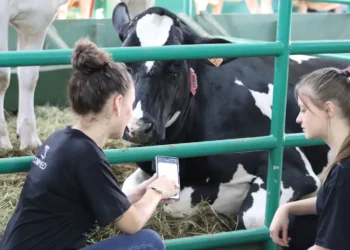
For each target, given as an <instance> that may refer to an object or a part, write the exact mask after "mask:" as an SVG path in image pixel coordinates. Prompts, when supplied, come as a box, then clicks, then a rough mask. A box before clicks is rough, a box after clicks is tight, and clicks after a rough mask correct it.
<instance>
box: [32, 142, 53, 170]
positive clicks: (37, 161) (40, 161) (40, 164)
mask: <svg viewBox="0 0 350 250" xmlns="http://www.w3.org/2000/svg"><path fill="white" fill-rule="evenodd" d="M49 149H50V146H48V145H45V151H44V155H40V157H41V159H39V158H38V157H36V156H35V157H34V160H33V163H34V164H35V165H37V166H38V167H39V168H41V169H45V168H46V166H47V164H46V162H44V161H43V160H44V159H45V157H46V154H47V152H48V151H49Z"/></svg>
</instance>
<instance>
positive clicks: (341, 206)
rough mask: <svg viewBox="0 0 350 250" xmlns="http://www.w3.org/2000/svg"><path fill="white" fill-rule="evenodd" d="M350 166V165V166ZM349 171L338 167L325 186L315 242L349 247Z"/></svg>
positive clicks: (337, 247)
mask: <svg viewBox="0 0 350 250" xmlns="http://www.w3.org/2000/svg"><path fill="white" fill-rule="evenodd" d="M349 167H350V166H349ZM349 177H350V175H349V171H348V170H345V171H344V169H341V167H338V170H337V172H336V173H334V174H333V176H332V177H331V178H330V180H329V181H326V182H328V184H327V186H325V194H324V205H323V210H322V213H321V214H320V216H319V224H318V231H317V237H316V241H315V244H316V245H318V246H321V247H324V248H329V249H332V250H337V249H338V250H343V249H348V242H347V240H348V237H349V232H348V231H347V230H350V214H349V211H350V196H349V193H350V185H349V181H350V179H348V178H349ZM325 185H326V183H325Z"/></svg>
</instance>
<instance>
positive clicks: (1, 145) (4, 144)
mask: <svg viewBox="0 0 350 250" xmlns="http://www.w3.org/2000/svg"><path fill="white" fill-rule="evenodd" d="M0 149H13V146H12V143H11V142H10V139H9V137H8V136H7V135H1V136H0Z"/></svg>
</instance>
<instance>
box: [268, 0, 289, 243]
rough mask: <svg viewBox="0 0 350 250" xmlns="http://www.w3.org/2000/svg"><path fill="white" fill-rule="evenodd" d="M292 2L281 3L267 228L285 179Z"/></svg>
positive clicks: (275, 70)
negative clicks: (279, 53)
mask: <svg viewBox="0 0 350 250" xmlns="http://www.w3.org/2000/svg"><path fill="white" fill-rule="evenodd" d="M291 12H292V0H283V1H279V4H278V23H277V41H278V42H280V43H282V45H283V52H282V54H281V55H279V56H276V57H275V67H274V90H273V102H272V118H271V120H272V121H271V134H272V136H273V137H274V138H276V142H277V143H276V148H274V149H273V150H272V151H271V152H270V155H269V170H268V177H267V197H266V211H265V215H266V217H265V218H266V219H265V226H266V227H267V228H269V227H270V224H271V221H272V219H273V215H274V213H275V212H276V209H277V208H278V206H279V201H280V199H279V196H280V185H281V176H282V160H283V151H284V150H283V146H284V145H283V144H284V128H285V117H286V104H287V98H286V96H287V86H288V71H289V48H290V47H289V43H290V31H291V24H290V23H291ZM265 249H266V250H272V249H276V250H277V246H276V244H274V243H273V241H272V240H271V239H269V240H268V241H267V243H266V244H265Z"/></svg>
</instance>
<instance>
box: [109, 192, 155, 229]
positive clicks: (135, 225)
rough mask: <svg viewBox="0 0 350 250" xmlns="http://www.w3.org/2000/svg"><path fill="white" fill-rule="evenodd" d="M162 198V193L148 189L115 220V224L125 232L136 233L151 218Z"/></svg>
mask: <svg viewBox="0 0 350 250" xmlns="http://www.w3.org/2000/svg"><path fill="white" fill-rule="evenodd" d="M161 199H162V194H161V193H158V192H156V191H155V190H153V189H148V190H147V191H146V193H145V195H144V196H143V197H142V198H141V199H140V200H139V201H137V202H136V203H134V204H133V205H131V207H130V208H129V209H128V210H127V211H126V212H125V213H124V214H123V215H122V216H121V217H119V218H118V219H117V220H116V221H115V226H116V227H117V228H119V229H120V230H122V231H123V232H125V233H128V234H134V233H136V232H137V231H139V230H140V229H141V228H142V227H143V226H144V225H145V224H146V222H147V221H148V220H149V219H150V218H151V216H152V214H153V213H154V211H155V210H156V208H157V205H158V204H159V202H160V201H161Z"/></svg>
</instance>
